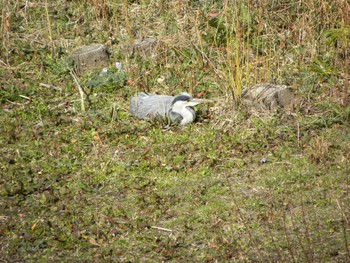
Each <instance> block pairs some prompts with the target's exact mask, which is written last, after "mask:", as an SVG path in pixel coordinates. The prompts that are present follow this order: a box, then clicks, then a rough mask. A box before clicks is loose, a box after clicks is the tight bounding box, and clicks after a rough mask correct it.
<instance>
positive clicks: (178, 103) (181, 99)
mask: <svg viewBox="0 0 350 263" xmlns="http://www.w3.org/2000/svg"><path fill="white" fill-rule="evenodd" d="M204 102H211V100H206V99H197V98H192V96H191V95H190V94H188V93H187V92H183V93H181V94H179V95H177V96H176V97H175V99H174V100H173V103H172V109H171V110H172V111H173V112H176V113H178V114H180V115H181V116H182V118H183V119H182V121H181V122H180V124H181V125H184V124H187V123H190V122H193V121H194V119H195V118H196V113H195V112H194V110H193V109H192V107H193V106H196V105H198V104H200V103H204Z"/></svg>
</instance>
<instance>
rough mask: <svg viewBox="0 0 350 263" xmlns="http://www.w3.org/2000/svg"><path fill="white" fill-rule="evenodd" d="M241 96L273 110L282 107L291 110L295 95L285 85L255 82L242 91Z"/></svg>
mask: <svg viewBox="0 0 350 263" xmlns="http://www.w3.org/2000/svg"><path fill="white" fill-rule="evenodd" d="M242 98H243V99H244V100H246V101H255V102H258V103H259V104H262V106H264V107H265V108H267V109H269V110H273V109H276V108H282V109H285V110H291V109H292V108H293V106H294V102H295V95H294V93H293V92H292V91H291V90H290V88H289V87H287V86H285V85H273V84H257V85H255V86H253V87H251V88H249V89H248V88H246V89H245V90H243V92H242Z"/></svg>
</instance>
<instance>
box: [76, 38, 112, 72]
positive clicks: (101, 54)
mask: <svg viewBox="0 0 350 263" xmlns="http://www.w3.org/2000/svg"><path fill="white" fill-rule="evenodd" d="M71 57H72V58H73V60H74V63H75V71H76V73H77V74H79V75H80V74H82V73H83V71H84V70H86V69H92V68H101V69H102V68H104V67H108V66H109V52H108V50H107V48H106V47H105V46H104V45H101V44H93V45H89V46H84V47H81V48H79V49H77V50H75V51H74V52H73V53H72V54H71Z"/></svg>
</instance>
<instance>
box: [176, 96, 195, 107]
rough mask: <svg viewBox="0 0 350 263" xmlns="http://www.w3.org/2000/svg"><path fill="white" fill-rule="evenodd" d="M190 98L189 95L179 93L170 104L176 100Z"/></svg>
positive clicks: (187, 99)
mask: <svg viewBox="0 0 350 263" xmlns="http://www.w3.org/2000/svg"><path fill="white" fill-rule="evenodd" d="M190 99H192V98H191V97H190V96H188V95H184V94H181V95H179V96H176V97H175V99H174V100H173V103H172V104H173V105H174V103H175V102H177V101H189V100H190Z"/></svg>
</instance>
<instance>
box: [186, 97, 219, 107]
mask: <svg viewBox="0 0 350 263" xmlns="http://www.w3.org/2000/svg"><path fill="white" fill-rule="evenodd" d="M209 102H214V101H212V100H207V99H198V98H193V99H191V100H190V101H189V102H188V106H196V105H198V104H200V103H209Z"/></svg>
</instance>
